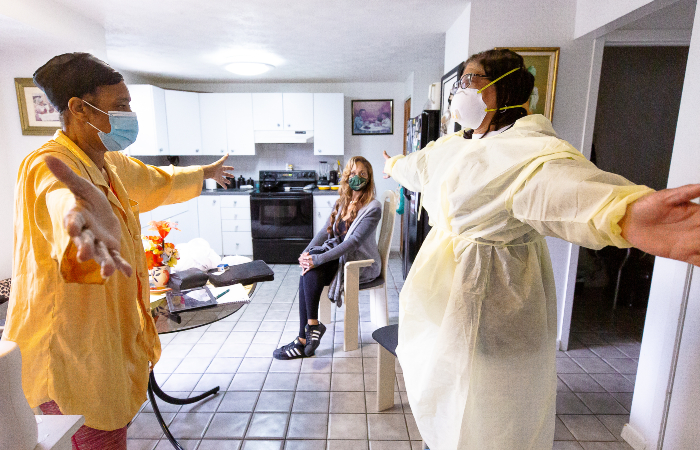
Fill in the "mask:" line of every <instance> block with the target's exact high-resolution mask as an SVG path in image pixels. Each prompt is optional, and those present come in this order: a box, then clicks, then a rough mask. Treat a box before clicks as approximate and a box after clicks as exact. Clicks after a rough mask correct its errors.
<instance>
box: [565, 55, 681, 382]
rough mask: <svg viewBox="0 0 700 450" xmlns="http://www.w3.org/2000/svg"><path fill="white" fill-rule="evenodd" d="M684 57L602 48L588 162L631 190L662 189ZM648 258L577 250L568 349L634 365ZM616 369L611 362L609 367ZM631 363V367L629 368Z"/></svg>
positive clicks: (651, 261)
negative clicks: (635, 187) (602, 350)
mask: <svg viewBox="0 0 700 450" xmlns="http://www.w3.org/2000/svg"><path fill="white" fill-rule="evenodd" d="M687 56H688V47H687V46H678V47H648V46H647V47H605V49H604V52H603V62H602V68H601V78H600V88H599V93H598V103H597V109H596V117H595V125H594V133H593V145H592V149H591V161H592V162H593V163H595V164H596V165H597V166H598V167H599V168H601V169H602V170H605V171H608V172H613V173H616V174H619V175H622V176H623V177H625V178H627V179H628V180H630V181H632V182H633V183H636V184H644V185H646V186H649V187H651V188H654V189H657V190H658V189H663V188H665V187H666V184H667V180H668V172H669V167H670V163H671V154H672V152H673V143H674V138H675V132H676V122H677V119H678V110H679V107H680V100H681V93H682V89H683V79H684V76H685V68H686V62H687ZM653 267H654V257H653V256H651V255H648V254H645V253H644V252H641V251H639V250H637V249H629V250H628V249H617V248H610V247H606V248H604V249H602V250H599V251H592V250H588V249H585V248H581V249H580V252H579V259H578V269H577V276H576V288H575V291H574V301H573V310H572V316H571V334H570V338H569V349H573V350H578V349H587V350H591V351H592V353H590V354H589V353H586V354H587V355H589V356H591V357H599V358H601V359H603V360H604V361H603V362H604V363H606V364H608V365H610V366H612V367H615V363H616V361H611V359H612V357H613V356H618V354H617V353H615V352H613V351H610V350H605V351H606V352H607V355H602V354H598V353H597V352H596V346H599V347H600V348H609V347H615V348H616V349H618V350H621V349H623V348H624V349H625V350H621V351H620V353H619V356H620V357H623V356H624V357H627V358H630V359H632V360H634V370H635V371H636V361H637V358H638V356H639V355H638V349H639V347H640V345H641V340H642V331H643V328H644V320H645V317H646V306H647V301H648V298H649V289H650V286H651V275H652V270H653ZM617 362H618V363H619V361H617ZM630 363H631V361H630Z"/></svg>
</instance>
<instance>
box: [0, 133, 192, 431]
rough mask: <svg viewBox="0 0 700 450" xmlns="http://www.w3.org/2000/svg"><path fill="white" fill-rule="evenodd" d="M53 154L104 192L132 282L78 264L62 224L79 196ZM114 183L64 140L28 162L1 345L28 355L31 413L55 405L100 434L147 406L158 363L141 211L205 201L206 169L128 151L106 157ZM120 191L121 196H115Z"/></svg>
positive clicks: (21, 180)
mask: <svg viewBox="0 0 700 450" xmlns="http://www.w3.org/2000/svg"><path fill="white" fill-rule="evenodd" d="M46 155H51V156H54V157H56V158H58V159H60V160H61V161H63V162H64V163H66V164H67V165H68V166H69V167H70V168H71V169H73V170H74V171H75V172H76V173H78V174H79V175H80V176H81V177H83V178H86V179H87V180H89V181H91V182H92V183H93V184H95V185H96V186H97V188H98V189H100V190H101V191H102V192H104V194H105V195H106V196H107V199H108V200H109V202H110V204H111V206H112V210H113V211H114V214H116V216H117V218H118V219H119V222H120V224H121V229H122V236H121V255H122V256H123V257H124V258H125V259H126V260H127V261H128V262H129V263H130V264H131V266H132V268H133V269H134V273H133V275H132V276H131V277H130V278H127V277H126V276H124V275H123V274H122V273H121V272H117V273H115V274H114V275H112V276H111V277H109V278H108V279H107V280H103V279H102V277H101V276H100V266H99V265H98V264H97V263H95V262H94V261H87V262H84V263H79V262H78V261H77V259H76V247H75V245H73V243H72V241H71V240H70V238H69V236H68V234H67V232H66V230H65V228H64V226H63V217H64V214H65V212H66V211H67V210H68V208H70V207H71V206H72V205H73V203H74V197H73V194H72V193H71V192H70V191H69V190H68V189H67V188H66V186H65V185H64V184H63V183H61V182H59V181H58V180H57V179H56V177H55V176H54V175H53V174H52V173H51V172H50V171H49V169H48V167H47V166H46V164H45V163H44V162H43V158H44V157H45V156H46ZM105 170H106V171H107V173H108V175H109V179H110V181H111V185H112V188H111V189H110V187H109V186H108V185H107V183H106V182H105V179H104V177H103V176H102V174H101V173H100V170H99V169H98V168H97V166H96V165H95V164H94V163H93V162H92V160H91V159H90V158H89V157H88V156H87V155H86V154H85V153H84V152H83V151H82V150H81V149H80V148H79V147H78V146H77V145H76V144H75V143H74V142H72V141H71V140H70V139H69V138H68V137H67V136H66V135H65V134H63V133H62V132H61V131H59V132H57V133H56V135H55V136H54V139H53V140H51V141H49V142H47V143H46V144H45V145H44V146H43V147H42V148H40V149H39V150H36V151H34V152H32V153H31V154H29V155H28V156H27V157H26V158H25V159H24V161H23V162H22V165H21V166H20V169H19V175H18V179H17V186H16V191H15V215H14V227H15V239H14V252H13V264H12V291H11V293H10V303H9V308H8V312H7V323H6V327H5V331H4V333H3V336H2V339H3V340H9V341H14V342H16V343H17V344H18V345H19V348H20V351H21V352H22V387H23V388H24V393H25V395H26V396H27V400H28V401H29V404H30V405H31V406H32V407H36V406H38V405H40V404H42V403H44V402H47V401H50V400H54V401H55V402H56V403H57V404H58V406H59V408H60V409H61V412H63V413H64V414H81V415H84V416H85V425H87V426H89V427H92V428H96V429H99V430H115V429H118V428H121V427H123V426H125V425H126V424H127V423H129V421H130V420H131V419H132V418H133V417H134V415H135V414H136V413H137V412H138V410H139V407H140V406H141V404H143V402H144V401H145V400H146V386H147V385H148V373H149V362H150V363H152V364H155V363H156V362H157V361H158V358H159V357H160V341H159V340H158V334H157V332H156V329H155V324H154V322H153V319H152V318H151V315H150V296H149V293H148V272H147V270H146V258H145V254H144V251H143V244H142V243H141V225H140V223H139V216H138V213H139V208H140V211H142V212H145V211H149V210H151V209H154V208H155V207H157V206H159V205H161V204H167V203H177V202H180V201H185V200H188V199H190V198H193V197H196V196H197V195H199V194H200V193H201V189H202V179H203V172H202V169H201V167H199V166H197V167H185V168H175V167H172V166H170V167H164V168H157V167H153V166H148V165H146V164H143V163H141V162H140V161H138V160H136V159H133V158H129V157H128V156H125V155H123V154H122V153H120V152H108V153H107V154H106V155H105ZM115 193H116V195H115Z"/></svg>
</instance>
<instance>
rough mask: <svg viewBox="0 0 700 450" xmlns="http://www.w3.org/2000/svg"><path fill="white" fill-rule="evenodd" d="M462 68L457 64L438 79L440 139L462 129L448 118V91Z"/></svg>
mask: <svg viewBox="0 0 700 450" xmlns="http://www.w3.org/2000/svg"><path fill="white" fill-rule="evenodd" d="M463 67H464V63H459V64H458V65H457V66H456V67H454V68H453V69H451V70H450V71H449V72H447V73H446V74H445V75H443V76H442V78H441V79H440V86H441V88H440V137H442V136H444V135H446V134H451V133H454V132H457V131H459V130H461V129H462V127H461V126H460V124H458V123H457V122H455V121H454V120H453V119H452V118H451V117H450V116H449V109H450V102H451V100H452V99H451V97H450V91H451V90H452V85H454V83H455V81H457V78H458V77H459V74H460V72H462V69H463Z"/></svg>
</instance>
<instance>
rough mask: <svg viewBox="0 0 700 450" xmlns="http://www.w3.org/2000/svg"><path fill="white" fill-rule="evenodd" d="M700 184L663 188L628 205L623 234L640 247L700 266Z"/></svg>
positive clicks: (649, 251)
mask: <svg viewBox="0 0 700 450" xmlns="http://www.w3.org/2000/svg"><path fill="white" fill-rule="evenodd" d="M698 197H700V184H690V185H687V186H682V187H679V188H675V189H664V190H662V191H658V192H654V193H652V194H649V195H646V196H644V197H642V198H640V199H639V200H637V201H636V202H634V203H632V204H630V205H629V206H628V207H627V212H626V214H625V216H624V217H623V218H622V220H620V222H619V225H620V227H621V228H622V237H623V238H625V239H626V240H627V241H628V242H629V243H630V244H632V245H634V246H635V247H637V248H638V249H640V250H642V251H644V252H647V253H651V254H652V255H656V256H662V257H664V258H671V259H677V260H679V261H685V262H688V263H690V264H693V265H696V266H700V205H697V204H695V203H692V202H691V201H690V200H692V199H694V198H698Z"/></svg>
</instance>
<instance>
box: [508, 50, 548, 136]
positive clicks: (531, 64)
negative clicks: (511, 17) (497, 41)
mask: <svg viewBox="0 0 700 450" xmlns="http://www.w3.org/2000/svg"><path fill="white" fill-rule="evenodd" d="M506 48H507V49H509V50H512V51H514V52H515V53H517V54H519V55H520V56H522V57H523V59H524V60H525V67H527V69H528V70H529V71H530V72H531V73H532V74H533V75H534V76H535V87H534V89H533V90H532V94H531V95H530V101H529V103H528V106H529V111H530V113H531V114H542V115H544V116H545V117H546V118H547V119H549V121H550V122H551V121H552V117H553V116H554V96H555V94H556V89H557V71H558V69H559V47H496V50H500V49H506ZM533 72H534V73H533ZM543 91H544V95H542V94H543Z"/></svg>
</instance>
